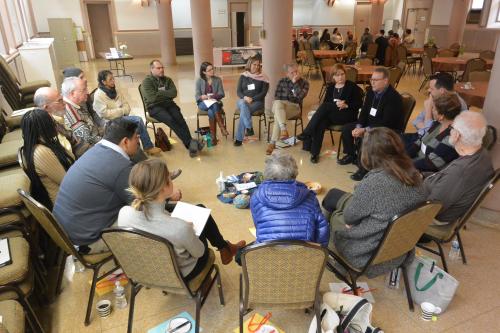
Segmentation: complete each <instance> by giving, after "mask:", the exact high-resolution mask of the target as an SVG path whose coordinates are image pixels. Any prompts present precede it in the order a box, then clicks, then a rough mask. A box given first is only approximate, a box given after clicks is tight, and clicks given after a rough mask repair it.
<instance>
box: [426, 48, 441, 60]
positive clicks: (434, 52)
mask: <svg viewBox="0 0 500 333" xmlns="http://www.w3.org/2000/svg"><path fill="white" fill-rule="evenodd" d="M424 54H425V55H427V56H428V57H429V58H431V59H432V58H434V57H435V56H436V55H437V54H438V48H437V47H436V46H424Z"/></svg>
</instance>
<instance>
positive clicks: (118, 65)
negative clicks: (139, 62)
mask: <svg viewBox="0 0 500 333" xmlns="http://www.w3.org/2000/svg"><path fill="white" fill-rule="evenodd" d="M99 55H100V56H101V57H103V58H104V59H106V60H107V61H108V62H109V70H110V71H111V72H113V71H115V72H116V75H114V76H115V77H120V76H128V77H130V79H131V80H132V81H134V77H133V76H132V75H130V74H127V71H126V70H125V60H133V59H134V57H133V56H131V55H130V54H124V55H122V56H121V57H113V56H112V55H111V53H104V52H100V53H99Z"/></svg>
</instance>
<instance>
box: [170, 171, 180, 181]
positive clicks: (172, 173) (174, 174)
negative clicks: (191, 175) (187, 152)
mask: <svg viewBox="0 0 500 333" xmlns="http://www.w3.org/2000/svg"><path fill="white" fill-rule="evenodd" d="M181 173H182V169H177V170H174V171H172V172H170V180H174V179H175V178H177V177H179V176H180V175H181Z"/></svg>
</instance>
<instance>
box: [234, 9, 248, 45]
mask: <svg viewBox="0 0 500 333" xmlns="http://www.w3.org/2000/svg"><path fill="white" fill-rule="evenodd" d="M230 12H231V46H233V47H235V46H246V45H248V37H247V36H248V34H247V31H248V22H249V13H248V5H247V3H241V2H232V3H230Z"/></svg>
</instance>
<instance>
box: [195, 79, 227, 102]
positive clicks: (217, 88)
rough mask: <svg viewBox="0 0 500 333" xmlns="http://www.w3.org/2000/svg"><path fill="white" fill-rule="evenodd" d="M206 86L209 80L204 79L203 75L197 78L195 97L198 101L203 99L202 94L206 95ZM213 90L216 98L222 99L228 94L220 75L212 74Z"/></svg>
mask: <svg viewBox="0 0 500 333" xmlns="http://www.w3.org/2000/svg"><path fill="white" fill-rule="evenodd" d="M206 86H207V81H205V80H203V79H202V78H201V77H200V78H198V80H196V86H195V90H194V98H195V100H196V102H197V103H199V102H200V101H201V95H205V89H206ZM212 91H213V94H214V98H215V99H216V100H221V99H223V98H224V96H226V95H225V94H224V86H223V85H222V80H221V78H220V77H218V76H212Z"/></svg>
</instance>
